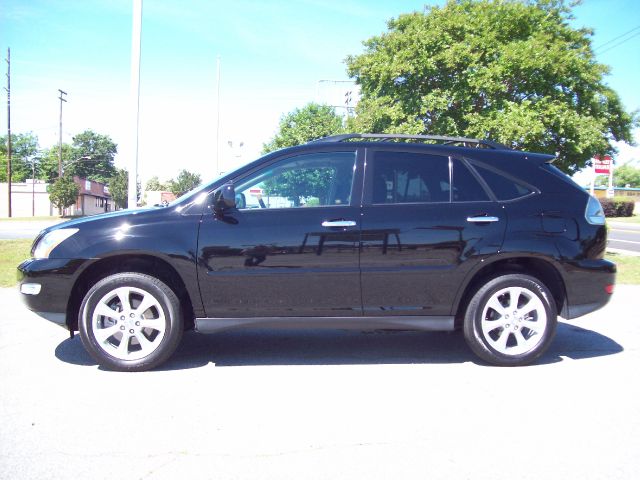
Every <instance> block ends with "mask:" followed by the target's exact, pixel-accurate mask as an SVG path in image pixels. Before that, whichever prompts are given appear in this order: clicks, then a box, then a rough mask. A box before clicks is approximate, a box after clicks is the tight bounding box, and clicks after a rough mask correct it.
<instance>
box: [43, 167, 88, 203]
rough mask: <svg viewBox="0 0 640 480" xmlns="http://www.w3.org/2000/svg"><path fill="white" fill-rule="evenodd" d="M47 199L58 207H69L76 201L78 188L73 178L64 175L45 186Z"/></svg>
mask: <svg viewBox="0 0 640 480" xmlns="http://www.w3.org/2000/svg"><path fill="white" fill-rule="evenodd" d="M47 191H48V192H49V200H50V201H51V203H52V204H54V205H55V206H56V207H58V208H59V209H64V208H67V207H70V206H71V205H73V204H74V203H75V202H76V199H77V198H78V193H79V192H80V189H79V188H78V185H76V183H75V182H74V181H73V178H72V177H70V176H68V175H64V176H62V177H61V178H59V179H56V181H55V182H54V183H52V184H51V185H49V186H48V187H47Z"/></svg>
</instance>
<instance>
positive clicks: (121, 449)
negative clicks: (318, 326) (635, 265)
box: [0, 285, 640, 480]
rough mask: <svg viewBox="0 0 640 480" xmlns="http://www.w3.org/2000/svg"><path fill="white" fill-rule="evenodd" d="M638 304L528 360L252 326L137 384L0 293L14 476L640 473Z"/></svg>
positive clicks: (10, 475) (3, 404) (625, 304)
mask: <svg viewBox="0 0 640 480" xmlns="http://www.w3.org/2000/svg"><path fill="white" fill-rule="evenodd" d="M639 294H640V287H631V286H624V285H622V286H619V287H618V289H617V292H616V294H615V295H614V298H613V301H612V302H611V303H610V304H609V305H608V306H607V307H606V308H604V309H602V310H600V311H598V312H595V313H593V314H591V315H589V316H587V317H584V318H582V319H578V320H576V321H573V322H570V323H569V322H563V323H561V325H560V327H559V330H558V335H557V338H556V341H555V343H554V344H553V345H552V347H551V350H550V351H549V352H548V353H547V354H546V356H545V357H544V358H543V359H542V361H541V362H539V364H537V365H534V366H531V367H522V368H494V367H488V366H484V365H482V364H479V363H477V360H476V358H475V357H474V356H473V354H472V353H471V352H470V351H469V350H468V349H467V347H466V345H465V344H464V340H463V339H462V336H461V335H457V334H446V333H417V332H395V333H386V332H371V333H364V332H344V331H293V330H285V331H280V332H265V331H258V330H252V331H243V332H225V333H220V334H217V335H215V336H201V335H197V334H194V333H189V334H187V335H185V337H184V339H183V343H182V346H181V347H180V349H179V350H178V352H177V354H176V355H175V356H174V358H173V359H172V360H170V361H169V362H168V363H167V364H166V365H165V366H164V368H162V369H161V370H157V371H152V372H145V373H134V374H131V373H113V372H108V371H103V370H101V369H100V368H98V367H97V366H96V365H95V363H94V362H93V361H92V360H91V359H90V357H89V356H88V355H87V354H86V353H85V352H84V350H83V348H82V345H81V342H80V339H79V337H77V336H76V337H75V338H74V339H70V338H68V335H67V334H65V332H64V331H63V330H62V329H60V328H59V327H56V326H54V325H52V324H49V323H47V322H46V321H44V320H41V319H39V318H37V317H35V316H34V315H33V314H31V313H30V312H28V311H26V310H25V309H24V308H23V307H22V306H21V305H20V304H19V302H18V295H17V293H16V292H15V290H13V289H0V302H1V303H2V305H3V315H2V320H1V321H0V365H1V366H2V368H1V369H0V422H1V423H0V424H1V425H2V427H1V428H0V478H3V479H5V478H6V479H18V478H19V479H26V478H28V479H31V478H33V479H47V478H52V479H57V478H74V479H75V478H91V479H101V478H105V479H107V478H108V479H113V478H118V479H129V478H131V479H142V478H144V479H174V478H189V479H198V478H212V479H236V478H238V479H240V478H242V479H262V478H277V479H296V480H299V479H339V478H345V479H354V478H358V479H359V478H362V479H402V478H422V479H424V478H428V479H440V478H442V479H457V478H472V479H492V480H495V479H515V478H518V479H529V478H531V479H540V478H562V479H571V478H575V479H604V478H606V479H617V478H621V479H632V478H634V479H635V478H637V472H638V471H640V459H639V458H640V457H639V456H638V445H640V380H639V376H638V372H637V370H638V365H639V364H640V321H639V318H640V317H639V316H638V314H637V311H634V307H633V306H634V305H636V306H637V298H638V295H639ZM635 310H637V309H635Z"/></svg>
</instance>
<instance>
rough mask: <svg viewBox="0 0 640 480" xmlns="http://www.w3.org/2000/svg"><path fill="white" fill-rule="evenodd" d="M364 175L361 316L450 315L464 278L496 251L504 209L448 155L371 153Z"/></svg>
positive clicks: (466, 168) (465, 166)
mask: <svg viewBox="0 0 640 480" xmlns="http://www.w3.org/2000/svg"><path fill="white" fill-rule="evenodd" d="M365 175H366V181H365V197H364V198H365V205H364V207H363V212H362V213H363V215H362V233H361V235H362V253H361V259H360V263H361V271H362V299H363V311H364V315H371V316H393V315H435V316H447V315H451V314H452V312H451V307H452V305H453V303H454V298H455V295H456V293H457V292H458V289H459V287H460V285H461V284H462V283H463V279H464V277H465V275H466V274H467V273H468V272H469V271H470V269H471V268H472V267H473V266H474V265H475V264H477V262H480V261H482V259H483V257H485V256H486V255H489V254H493V253H496V252H497V251H498V250H499V248H500V245H501V243H502V240H503V236H504V231H505V224H506V215H505V214H504V211H503V208H502V206H501V205H500V204H499V202H497V201H495V199H494V198H492V194H491V192H490V191H489V189H488V188H486V186H485V185H484V184H483V183H482V181H481V180H480V179H479V177H478V176H477V174H476V173H475V172H474V171H473V170H472V169H470V168H469V166H468V164H467V163H466V162H465V161H464V160H463V159H461V158H452V157H450V156H448V155H447V154H446V153H443V154H434V153H424V150H421V151H420V150H408V151H402V150H389V149H369V150H368V151H367V168H366V172H365Z"/></svg>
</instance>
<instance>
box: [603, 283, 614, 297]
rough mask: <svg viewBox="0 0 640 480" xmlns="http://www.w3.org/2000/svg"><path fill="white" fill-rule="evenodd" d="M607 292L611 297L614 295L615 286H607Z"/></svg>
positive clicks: (605, 288)
mask: <svg viewBox="0 0 640 480" xmlns="http://www.w3.org/2000/svg"><path fill="white" fill-rule="evenodd" d="M604 290H605V292H607V293H608V294H609V295H611V294H612V293H613V285H607V286H606V287H604Z"/></svg>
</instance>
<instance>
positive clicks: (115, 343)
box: [79, 273, 183, 372]
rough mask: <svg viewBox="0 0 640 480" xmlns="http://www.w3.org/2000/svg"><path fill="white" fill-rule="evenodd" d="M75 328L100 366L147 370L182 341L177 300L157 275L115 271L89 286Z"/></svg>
mask: <svg viewBox="0 0 640 480" xmlns="http://www.w3.org/2000/svg"><path fill="white" fill-rule="evenodd" d="M79 330H80V338H81V339H82V343H83V345H84V347H85V349H86V350H87V351H88V352H89V354H90V355H91V357H93V359H94V360H95V361H96V362H98V364H100V365H101V366H103V367H105V368H107V369H109V370H118V371H131V372H134V371H135V372H140V371H144V370H149V369H152V368H155V367H157V366H158V365H160V364H162V363H163V362H165V361H166V360H167V359H168V358H169V357H170V356H171V355H172V354H173V352H174V351H175V349H176V348H177V346H178V344H179V343H180V339H181V338H182V331H183V318H182V313H181V309H180V302H179V300H178V297H177V296H176V294H175V293H174V292H173V290H171V289H170V288H169V287H168V286H167V285H165V284H164V283H163V282H161V281H160V280H158V279H157V278H154V277H151V276H149V275H143V274H141V273H118V274H115V275H111V276H108V277H106V278H103V279H102V280H100V281H99V282H98V283H96V284H95V285H94V286H93V287H92V288H91V289H90V290H89V291H88V292H87V294H86V295H85V297H84V300H83V302H82V305H81V307H80V322H79Z"/></svg>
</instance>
